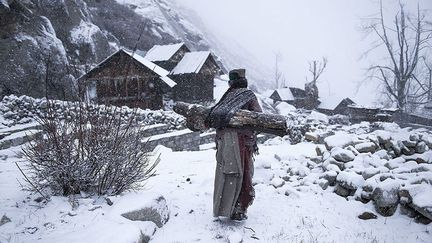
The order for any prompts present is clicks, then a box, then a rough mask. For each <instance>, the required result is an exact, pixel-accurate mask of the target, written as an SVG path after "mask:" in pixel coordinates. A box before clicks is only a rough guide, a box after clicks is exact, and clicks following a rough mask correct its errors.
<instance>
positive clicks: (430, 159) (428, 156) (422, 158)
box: [403, 151, 432, 164]
mask: <svg viewBox="0 0 432 243" xmlns="http://www.w3.org/2000/svg"><path fill="white" fill-rule="evenodd" d="M403 158H404V159H406V160H407V161H408V160H414V161H416V162H417V164H423V163H428V164H429V163H432V151H427V152H426V153H423V154H412V155H409V156H403Z"/></svg>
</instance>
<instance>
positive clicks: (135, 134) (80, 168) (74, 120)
mask: <svg viewBox="0 0 432 243" xmlns="http://www.w3.org/2000/svg"><path fill="white" fill-rule="evenodd" d="M52 105H53V103H52V102H49V107H48V112H47V114H46V115H45V116H44V117H42V118H39V123H40V125H41V126H42V129H43V131H44V135H43V136H41V137H39V138H37V139H36V140H34V141H33V142H31V143H30V144H29V145H28V146H26V147H24V148H23V154H24V156H25V158H26V159H27V160H28V161H29V164H28V167H27V168H26V169H25V170H24V171H25V172H23V174H24V173H25V174H24V176H25V178H26V180H27V182H28V183H29V184H30V185H32V187H33V189H34V190H37V191H39V192H44V194H45V193H47V194H52V195H64V196H66V195H73V194H78V193H82V192H84V193H86V194H88V195H117V194H120V193H122V192H123V191H125V190H130V189H136V188H138V187H139V186H140V184H141V182H143V181H145V180H147V179H148V178H149V177H151V176H152V175H153V174H154V169H155V167H156V165H157V164H158V162H159V158H157V159H156V160H154V161H152V159H151V158H150V155H149V154H148V153H145V152H143V151H145V148H144V147H145V143H144V144H143V143H142V142H141V137H140V128H138V126H135V124H136V119H135V116H131V117H130V118H127V119H126V120H125V119H124V118H122V116H121V112H120V110H121V108H118V107H113V106H93V105H87V104H84V103H80V105H79V106H78V109H76V110H75V111H74V115H73V116H68V119H62V118H60V116H59V115H58V113H57V112H54V109H53V108H52V107H50V106H52Z"/></svg>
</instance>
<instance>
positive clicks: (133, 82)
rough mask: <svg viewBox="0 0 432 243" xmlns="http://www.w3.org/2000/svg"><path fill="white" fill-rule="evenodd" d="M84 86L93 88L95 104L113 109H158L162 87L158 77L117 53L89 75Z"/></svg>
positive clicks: (128, 57) (126, 56) (160, 104)
mask: <svg viewBox="0 0 432 243" xmlns="http://www.w3.org/2000/svg"><path fill="white" fill-rule="evenodd" d="M85 82H86V85H87V86H90V85H94V83H95V84H96V96H97V98H96V102H97V103H99V104H110V105H116V106H123V105H125V106H129V107H139V108H143V109H153V110H154V109H161V108H162V107H163V101H162V90H161V89H162V87H161V81H160V80H159V77H158V76H157V74H155V73H154V72H153V71H151V70H150V69H148V68H147V67H144V66H143V65H142V64H140V63H138V62H137V61H136V60H134V59H133V58H132V57H130V56H129V55H127V54H125V53H122V52H119V53H118V54H116V55H114V56H112V57H111V58H110V59H109V60H107V61H106V62H105V63H103V64H102V65H100V67H99V68H97V69H96V70H94V71H92V72H91V73H89V75H88V76H87V77H86V79H85Z"/></svg>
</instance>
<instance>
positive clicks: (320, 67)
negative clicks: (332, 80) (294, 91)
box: [306, 57, 328, 85]
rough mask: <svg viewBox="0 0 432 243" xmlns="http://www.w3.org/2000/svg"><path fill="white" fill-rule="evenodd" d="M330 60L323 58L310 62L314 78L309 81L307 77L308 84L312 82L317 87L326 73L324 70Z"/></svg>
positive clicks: (310, 70)
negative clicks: (320, 78)
mask: <svg viewBox="0 0 432 243" xmlns="http://www.w3.org/2000/svg"><path fill="white" fill-rule="evenodd" d="M327 63H328V60H327V58H325V57H323V58H322V60H312V61H310V62H309V72H310V74H311V75H312V78H311V79H310V80H309V79H308V78H307V77H306V81H307V82H312V83H314V84H315V85H316V83H317V82H318V79H319V77H320V76H321V74H322V73H323V72H324V70H325V69H326V67H327Z"/></svg>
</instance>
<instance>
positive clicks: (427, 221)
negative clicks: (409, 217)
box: [415, 215, 432, 225]
mask: <svg viewBox="0 0 432 243" xmlns="http://www.w3.org/2000/svg"><path fill="white" fill-rule="evenodd" d="M415 222H416V223H418V224H424V225H427V224H430V223H431V222H432V220H431V219H429V218H427V217H425V216H423V215H418V216H417V217H416V218H415Z"/></svg>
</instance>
